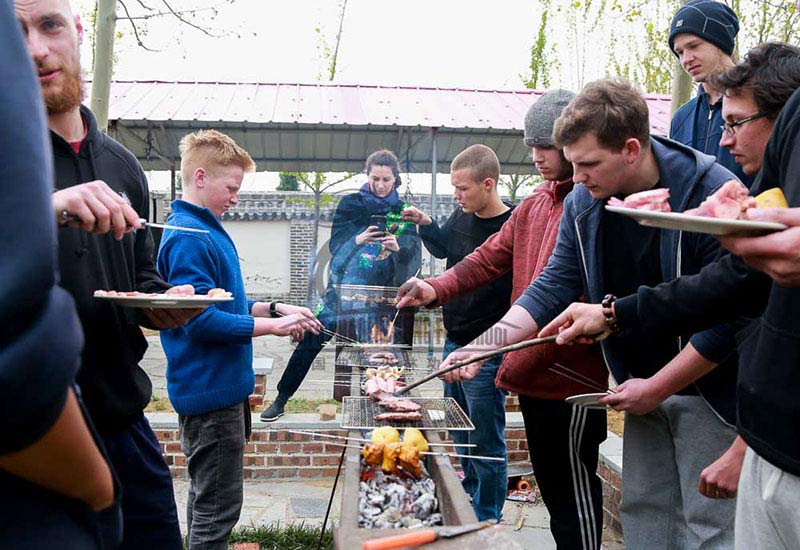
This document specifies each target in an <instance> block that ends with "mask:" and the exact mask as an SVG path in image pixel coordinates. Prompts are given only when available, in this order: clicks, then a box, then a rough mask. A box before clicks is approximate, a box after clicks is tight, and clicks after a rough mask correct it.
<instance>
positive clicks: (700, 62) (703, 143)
mask: <svg viewBox="0 0 800 550" xmlns="http://www.w3.org/2000/svg"><path fill="white" fill-rule="evenodd" d="M738 32H739V18H738V17H736V14H735V13H734V12H733V10H732V9H731V8H729V7H728V6H727V5H725V4H724V3H722V2H718V1H717V0H691V1H690V2H687V3H686V5H684V6H681V8H680V9H679V10H678V11H677V12H675V16H674V17H673V18H672V22H671V23H670V27H669V47H670V49H671V50H672V53H674V54H675V55H676V56H677V57H678V60H679V61H680V63H681V66H682V67H683V68H684V70H685V71H686V72H687V73H689V76H691V77H692V80H694V82H695V83H696V84H697V95H696V96H695V97H693V98H692V99H690V100H689V101H687V102H686V103H684V104H683V105H682V106H681V107H680V108H679V109H678V110H677V111H675V114H674V115H673V117H672V122H671V124H670V127H669V137H670V138H672V139H674V140H675V141H679V142H681V143H683V144H684V145H688V146H689V147H693V148H695V149H697V150H698V151H702V152H704V153H707V154H709V155H712V156H715V157H717V162H719V163H720V164H721V165H722V166H724V167H725V168H727V169H728V170H730V171H731V172H733V173H734V174H735V175H736V176H737V177H738V178H739V179H740V180H741V181H742V183H744V184H745V185H747V186H748V187H750V184H751V183H752V181H753V177H752V176H748V175H746V174H745V173H744V172H743V171H742V168H741V166H739V165H738V164H737V163H736V161H735V160H734V158H733V156H732V155H731V153H730V151H728V150H727V149H725V148H724V147H720V145H719V141H720V139H721V138H722V131H721V130H720V126H721V125H722V122H723V121H722V103H723V101H724V98H723V94H722V90H717V89H716V88H715V87H714V86H711V85H710V83H709V82H708V78H709V77H710V76H712V75H713V74H715V73H717V72H719V71H722V70H724V69H727V68H730V67H733V65H734V62H733V58H732V57H731V56H732V55H733V48H734V45H735V40H736V34H737V33H738Z"/></svg>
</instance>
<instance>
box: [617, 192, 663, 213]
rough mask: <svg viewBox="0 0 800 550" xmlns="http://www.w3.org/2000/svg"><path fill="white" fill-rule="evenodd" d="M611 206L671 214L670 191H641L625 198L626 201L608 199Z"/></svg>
mask: <svg viewBox="0 0 800 550" xmlns="http://www.w3.org/2000/svg"><path fill="white" fill-rule="evenodd" d="M608 205H609V206H619V207H622V208H635V209H636V210H653V211H656V212H669V211H670V207H669V189H651V190H650V191H641V192H639V193H634V194H632V195H628V196H627V197H625V200H624V201H621V200H619V199H618V198H616V197H611V198H610V199H608Z"/></svg>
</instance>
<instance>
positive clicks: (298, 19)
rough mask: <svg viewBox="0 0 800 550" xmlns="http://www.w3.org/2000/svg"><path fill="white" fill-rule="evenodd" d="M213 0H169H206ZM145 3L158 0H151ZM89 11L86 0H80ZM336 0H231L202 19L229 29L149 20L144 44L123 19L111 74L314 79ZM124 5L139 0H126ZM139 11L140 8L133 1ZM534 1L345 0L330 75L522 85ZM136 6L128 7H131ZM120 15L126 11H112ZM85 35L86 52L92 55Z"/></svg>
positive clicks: (331, 34) (367, 80) (203, 1)
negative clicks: (199, 28) (335, 61)
mask: <svg viewBox="0 0 800 550" xmlns="http://www.w3.org/2000/svg"><path fill="white" fill-rule="evenodd" d="M213 1H214V0H197V1H195V2H189V1H185V0H173V3H174V4H175V5H184V6H190V5H195V6H197V5H203V6H208V5H211V4H212V2H213ZM147 3H148V4H150V5H152V6H154V7H156V6H158V3H157V2H156V1H155V0H148V2H147ZM79 4H80V5H81V7H83V8H84V10H86V7H87V6H90V5H91V2H88V1H86V0H81V1H80V2H79ZM338 4H339V2H337V1H335V0H291V1H289V0H236V1H235V2H234V3H233V4H232V5H225V6H223V7H221V8H220V10H219V14H218V16H217V17H216V18H214V19H213V20H212V19H210V18H209V17H208V14H206V13H202V14H199V15H198V16H199V17H202V18H203V19H204V20H205V21H204V26H206V27H207V28H212V29H214V30H215V31H228V35H227V36H224V37H222V38H212V37H209V36H206V35H205V34H203V33H201V32H199V31H197V30H194V29H191V28H189V27H187V26H185V25H180V24H177V23H175V22H174V21H173V20H172V19H171V18H166V17H162V18H159V19H157V20H156V19H151V20H149V22H148V23H147V24H146V25H147V32H148V34H147V36H146V37H145V38H144V40H143V41H144V42H145V43H146V44H147V45H149V46H151V47H153V48H157V49H162V50H163V51H162V52H158V53H153V52H147V51H145V50H143V49H141V48H139V47H138V46H136V44H135V42H133V41H132V40H131V39H132V32H131V26H130V23H129V22H127V21H124V20H119V21H118V22H117V31H119V32H121V33H122V35H123V36H122V38H121V40H119V41H118V43H117V45H116V46H115V49H116V54H117V63H116V67H115V73H114V76H115V78H118V79H169V80H221V81H260V82H316V81H317V80H318V76H319V75H320V72H321V70H320V69H321V68H322V66H323V65H324V64H325V61H324V60H323V59H322V56H321V52H320V50H319V44H320V40H319V35H318V34H317V33H316V32H315V28H317V27H319V28H321V30H322V31H323V33H324V34H325V36H326V37H327V38H328V39H329V42H330V44H331V46H333V44H334V43H335V34H336V26H337V23H338V11H337V10H338ZM127 5H128V6H129V8H130V9H134V8H135V7H136V8H138V6H137V2H136V0H127ZM138 9H139V11H141V8H138ZM536 10H537V2H536V1H535V0H500V1H499V2H494V3H490V2H486V1H485V0H403V1H402V2H400V1H397V0H393V1H388V0H348V2H347V14H346V18H345V24H344V28H343V39H342V43H341V47H340V52H339V60H340V63H339V68H338V72H337V76H336V80H335V82H337V83H347V84H352V83H359V84H384V85H398V84H402V85H425V86H445V87H478V88H521V87H522V84H521V80H520V78H519V74H520V73H523V72H525V68H526V66H527V63H528V59H527V57H528V50H529V48H530V45H531V41H532V39H533V34H534V32H535V29H536V25H537V22H538V16H537V13H536ZM132 13H133V12H132ZM118 15H119V16H123V12H122V11H121V10H118ZM90 58H91V53H90V47H89V41H86V44H85V48H84V59H90Z"/></svg>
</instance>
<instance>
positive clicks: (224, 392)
mask: <svg viewBox="0 0 800 550" xmlns="http://www.w3.org/2000/svg"><path fill="white" fill-rule="evenodd" d="M168 223H170V224H173V225H180V226H183V227H194V228H197V229H207V230H208V231H209V233H208V234H202V233H190V232H187V231H175V230H169V229H168V230H166V231H164V236H163V238H162V239H161V247H160V248H159V251H158V269H159V271H160V272H161V275H162V276H163V277H164V279H165V280H167V281H169V282H170V283H171V284H173V285H182V284H190V285H193V286H194V289H195V292H196V293H197V294H205V293H207V292H208V291H209V290H211V289H212V288H224V289H225V290H228V291H230V292H232V293H233V298H234V300H233V301H232V302H220V303H218V304H214V305H212V306H211V307H209V308H207V309H206V310H205V311H204V312H203V313H201V314H200V315H198V316H196V317H194V318H193V319H191V320H190V321H189V323H188V324H186V325H185V326H183V327H180V328H177V329H172V330H162V331H161V343H162V345H163V346H164V352H165V353H166V355H167V391H168V392H169V399H170V401H171V402H172V406H173V407H174V408H175V411H176V412H177V413H178V414H182V415H192V414H203V413H206V412H210V411H214V410H217V409H222V408H225V407H230V406H232V405H235V404H236V403H241V402H243V401H245V400H246V399H247V397H248V396H249V395H250V394H251V393H253V386H254V384H255V377H254V375H253V344H252V339H253V318H252V317H251V316H250V315H249V313H250V309H251V308H252V306H253V302H252V301H250V300H247V298H246V296H245V290H244V281H243V280H242V272H241V269H240V267H239V255H238V254H237V252H236V247H235V246H234V244H233V241H232V240H231V238H230V236H228V233H227V232H226V231H225V229H223V227H222V224H221V223H220V222H219V220H218V219H217V218H216V217H215V216H214V214H213V213H212V212H211V211H210V210H208V209H207V208H201V207H199V206H195V205H193V204H191V203H188V202H186V201H182V200H176V201H175V202H173V203H172V215H170V217H169V219H168Z"/></svg>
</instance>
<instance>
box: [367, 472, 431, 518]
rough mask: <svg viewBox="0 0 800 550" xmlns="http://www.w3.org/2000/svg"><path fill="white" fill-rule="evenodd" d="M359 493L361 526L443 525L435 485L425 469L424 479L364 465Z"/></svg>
mask: <svg viewBox="0 0 800 550" xmlns="http://www.w3.org/2000/svg"><path fill="white" fill-rule="evenodd" d="M361 479H362V481H361V483H360V484H359V493H358V526H359V527H364V528H367V529H392V528H400V527H408V528H414V527H431V526H434V525H442V514H441V513H439V501H438V499H437V498H436V485H435V484H434V482H433V479H432V478H431V477H430V476H429V475H428V473H427V472H426V471H424V466H423V473H422V479H419V480H417V479H414V478H413V477H411V476H409V475H407V474H405V473H402V472H400V473H398V474H385V473H384V472H383V471H381V469H380V468H373V467H370V466H365V465H363V462H362V475H361Z"/></svg>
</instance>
